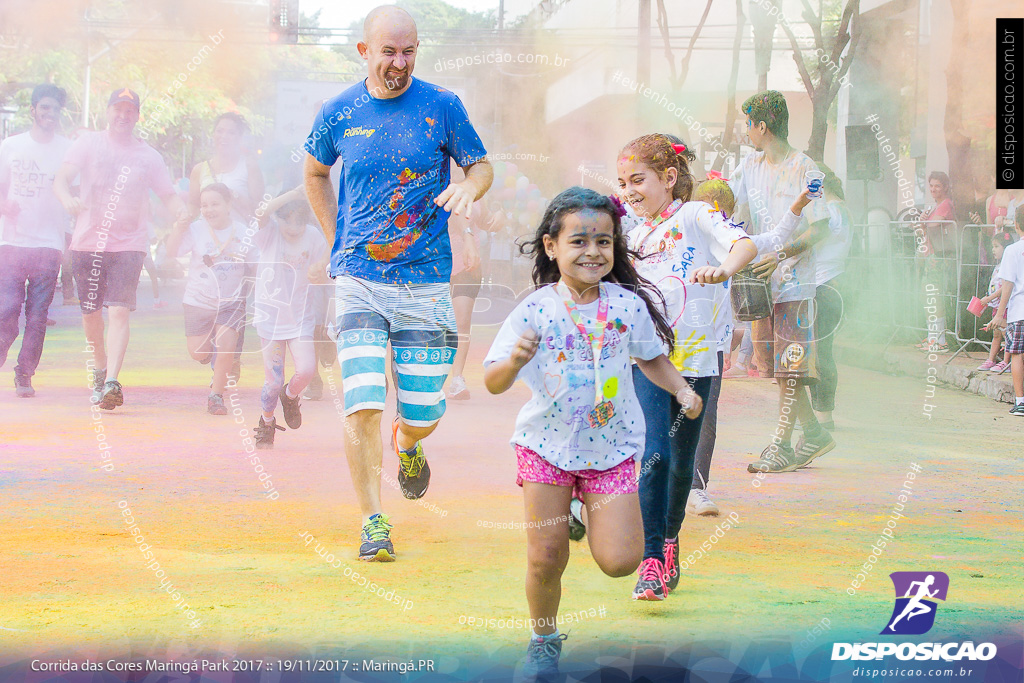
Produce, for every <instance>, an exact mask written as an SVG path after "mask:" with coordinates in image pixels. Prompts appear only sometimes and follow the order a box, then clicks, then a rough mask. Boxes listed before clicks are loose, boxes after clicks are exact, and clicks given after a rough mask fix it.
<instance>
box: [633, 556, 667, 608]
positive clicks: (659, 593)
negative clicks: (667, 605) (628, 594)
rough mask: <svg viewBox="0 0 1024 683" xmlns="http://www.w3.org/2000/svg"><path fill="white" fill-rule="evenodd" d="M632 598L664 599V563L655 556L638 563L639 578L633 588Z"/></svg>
mask: <svg viewBox="0 0 1024 683" xmlns="http://www.w3.org/2000/svg"><path fill="white" fill-rule="evenodd" d="M633 599H634V600H664V599H665V565H664V564H663V563H662V561H661V560H659V559H658V558H656V557H648V558H647V559H646V560H644V561H643V562H641V563H640V578H639V579H638V580H637V582H636V588H634V589H633Z"/></svg>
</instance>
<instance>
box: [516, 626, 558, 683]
mask: <svg viewBox="0 0 1024 683" xmlns="http://www.w3.org/2000/svg"><path fill="white" fill-rule="evenodd" d="M568 637H569V635H568V634H566V633H560V634H558V635H557V636H544V637H538V636H531V637H530V644H529V645H527V646H526V664H525V665H524V666H523V680H524V681H543V680H552V679H554V678H555V677H557V676H558V659H559V657H561V655H562V643H563V642H564V641H565V639H566V638H568Z"/></svg>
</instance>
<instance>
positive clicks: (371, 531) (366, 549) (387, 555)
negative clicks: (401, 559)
mask: <svg viewBox="0 0 1024 683" xmlns="http://www.w3.org/2000/svg"><path fill="white" fill-rule="evenodd" d="M359 559H360V560H365V561H366V562H394V561H395V546H393V545H391V520H390V518H389V517H388V516H387V515H384V514H376V515H372V516H371V517H370V521H369V522H367V523H366V525H365V526H364V527H363V536H362V543H361V544H360V545H359Z"/></svg>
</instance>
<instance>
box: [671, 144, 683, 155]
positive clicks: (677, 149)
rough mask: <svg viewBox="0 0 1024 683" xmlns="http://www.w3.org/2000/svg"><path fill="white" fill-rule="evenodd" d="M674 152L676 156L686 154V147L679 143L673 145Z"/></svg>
mask: <svg viewBox="0 0 1024 683" xmlns="http://www.w3.org/2000/svg"><path fill="white" fill-rule="evenodd" d="M672 150H673V151H674V152H675V153H676V154H686V145H680V144H678V143H676V144H673V145H672Z"/></svg>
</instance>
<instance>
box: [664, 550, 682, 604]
mask: <svg viewBox="0 0 1024 683" xmlns="http://www.w3.org/2000/svg"><path fill="white" fill-rule="evenodd" d="M664 552H665V592H666V593H671V592H672V591H674V590H675V589H676V586H678V585H679V539H678V538H671V539H665V548H664Z"/></svg>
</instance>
